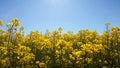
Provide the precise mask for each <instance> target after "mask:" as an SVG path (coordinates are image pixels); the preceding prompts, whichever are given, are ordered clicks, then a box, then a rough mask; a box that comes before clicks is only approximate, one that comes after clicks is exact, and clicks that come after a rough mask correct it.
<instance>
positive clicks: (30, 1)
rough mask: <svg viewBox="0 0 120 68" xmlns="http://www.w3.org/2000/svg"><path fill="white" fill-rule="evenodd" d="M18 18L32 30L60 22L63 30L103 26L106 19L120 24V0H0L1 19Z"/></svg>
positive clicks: (114, 24) (112, 23) (100, 27)
mask: <svg viewBox="0 0 120 68" xmlns="http://www.w3.org/2000/svg"><path fill="white" fill-rule="evenodd" d="M12 18H18V19H19V20H20V22H21V25H24V27H25V33H29V32H30V31H31V30H39V31H40V32H43V33H44V32H45V31H46V29H49V30H50V31H53V30H55V29H57V28H58V27H59V26H61V27H62V28H63V32H65V31H67V30H71V31H73V32H75V33H76V32H77V31H78V30H81V29H90V30H97V31H98V32H99V33H102V32H103V31H104V30H105V25H104V24H105V22H110V23H111V26H120V0H0V19H2V20H3V21H4V23H5V24H6V23H8V22H10V20H11V19H12Z"/></svg>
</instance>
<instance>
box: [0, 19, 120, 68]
mask: <svg viewBox="0 0 120 68" xmlns="http://www.w3.org/2000/svg"><path fill="white" fill-rule="evenodd" d="M109 25H110V23H106V24H105V26H106V31H104V32H103V33H102V34H99V33H97V31H96V30H93V31H91V30H89V29H84V30H79V31H78V32H77V33H73V32H72V31H67V32H64V33H62V27H59V28H58V29H57V30H54V31H52V32H50V31H49V30H46V32H45V33H44V34H41V33H40V32H39V31H31V32H30V34H27V35H24V27H23V26H20V23H19V20H18V19H17V18H13V19H12V20H11V21H10V23H8V24H7V25H6V27H7V29H6V30H5V29H2V27H3V22H2V20H0V68H120V27H117V26H113V27H111V28H109Z"/></svg>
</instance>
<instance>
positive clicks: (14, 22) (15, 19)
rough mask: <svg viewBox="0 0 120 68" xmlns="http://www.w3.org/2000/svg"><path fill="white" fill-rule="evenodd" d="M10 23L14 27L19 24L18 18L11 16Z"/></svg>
mask: <svg viewBox="0 0 120 68" xmlns="http://www.w3.org/2000/svg"><path fill="white" fill-rule="evenodd" d="M12 23H13V24H14V25H15V26H16V27H17V26H19V25H20V22H19V20H18V19H17V18H13V19H12Z"/></svg>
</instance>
